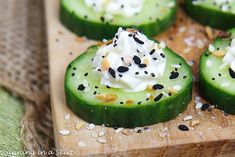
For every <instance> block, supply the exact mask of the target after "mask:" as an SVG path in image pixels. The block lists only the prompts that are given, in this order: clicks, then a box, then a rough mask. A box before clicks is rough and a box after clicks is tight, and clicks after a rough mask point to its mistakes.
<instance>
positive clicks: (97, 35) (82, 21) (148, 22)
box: [60, 0, 176, 40]
mask: <svg viewBox="0 0 235 157" xmlns="http://www.w3.org/2000/svg"><path fill="white" fill-rule="evenodd" d="M175 18H176V0H164V1H160V0H145V2H144V5H143V8H142V11H141V12H139V13H138V14H137V15H133V16H132V17H125V16H121V15H114V18H113V20H107V19H105V18H104V15H103V14H102V13H95V12H94V11H93V10H92V8H89V7H87V6H86V4H85V2H84V0H69V1H68V0H61V3H60V19H61V22H62V23H63V24H64V25H65V26H66V27H67V28H69V29H70V30H71V31H72V32H74V33H76V34H78V35H85V36H86V37H88V38H90V39H99V40H101V39H103V38H105V39H109V38H112V37H113V34H115V33H116V30H117V29H118V28H119V27H120V26H121V27H123V28H128V27H137V28H138V29H140V30H142V31H143V32H145V34H146V35H148V36H155V35H157V34H159V33H161V32H162V31H164V30H166V29H167V28H168V27H169V26H170V25H171V24H172V23H173V22H174V20H175Z"/></svg>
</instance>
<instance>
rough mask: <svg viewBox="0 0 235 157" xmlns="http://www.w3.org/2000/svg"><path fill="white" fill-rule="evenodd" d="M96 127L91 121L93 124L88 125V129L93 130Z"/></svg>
mask: <svg viewBox="0 0 235 157" xmlns="http://www.w3.org/2000/svg"><path fill="white" fill-rule="evenodd" d="M94 128H95V124H93V123H91V124H89V125H88V126H87V129H88V130H92V129H94Z"/></svg>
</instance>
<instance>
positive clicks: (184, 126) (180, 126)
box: [178, 124, 189, 131]
mask: <svg viewBox="0 0 235 157" xmlns="http://www.w3.org/2000/svg"><path fill="white" fill-rule="evenodd" d="M178 129H179V130H181V131H189V128H188V127H187V126H186V125H183V124H181V125H179V126H178Z"/></svg>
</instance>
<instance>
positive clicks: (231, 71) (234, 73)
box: [229, 68, 235, 79]
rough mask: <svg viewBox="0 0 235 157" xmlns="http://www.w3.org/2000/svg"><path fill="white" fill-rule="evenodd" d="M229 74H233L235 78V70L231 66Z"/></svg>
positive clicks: (232, 76)
mask: <svg viewBox="0 0 235 157" xmlns="http://www.w3.org/2000/svg"><path fill="white" fill-rule="evenodd" d="M229 75H230V76H231V78H232V79H235V71H233V69H231V68H229Z"/></svg>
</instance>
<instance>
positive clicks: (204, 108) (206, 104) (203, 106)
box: [201, 103, 210, 111]
mask: <svg viewBox="0 0 235 157" xmlns="http://www.w3.org/2000/svg"><path fill="white" fill-rule="evenodd" d="M209 107H210V105H209V104H208V103H205V104H203V105H202V107H201V110H202V111H206V110H207V109H208V108H209Z"/></svg>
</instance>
